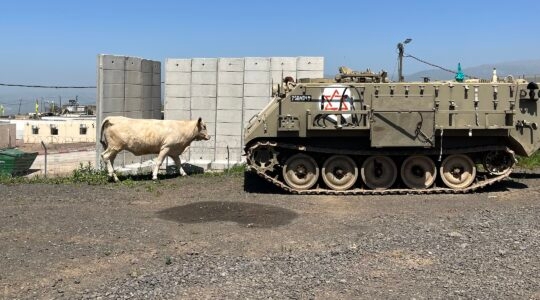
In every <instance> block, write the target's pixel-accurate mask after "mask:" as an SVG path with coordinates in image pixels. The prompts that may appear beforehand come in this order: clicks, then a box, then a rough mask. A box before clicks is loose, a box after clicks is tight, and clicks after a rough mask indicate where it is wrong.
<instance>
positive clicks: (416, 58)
mask: <svg viewBox="0 0 540 300" xmlns="http://www.w3.org/2000/svg"><path fill="white" fill-rule="evenodd" d="M405 57H410V58H412V59H415V60H417V61H419V62H421V63H424V64H426V65H429V66H432V67H435V68H439V69H441V70H443V71H446V72H450V73H452V74H457V72H456V71H453V70H450V69H447V68H445V67H441V66H439V65H436V64H433V63H430V62H427V61H425V60H423V59H420V58H418V57H416V56H414V55H410V54H407V55H405ZM465 77H469V78H475V77H473V76H469V75H465Z"/></svg>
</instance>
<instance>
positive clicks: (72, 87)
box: [0, 83, 96, 89]
mask: <svg viewBox="0 0 540 300" xmlns="http://www.w3.org/2000/svg"><path fill="white" fill-rule="evenodd" d="M0 86H14V87H25V88H41V89H95V88H96V87H95V86H62V85H35V84H11V83H0Z"/></svg>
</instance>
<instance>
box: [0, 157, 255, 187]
mask: <svg viewBox="0 0 540 300" xmlns="http://www.w3.org/2000/svg"><path fill="white" fill-rule="evenodd" d="M245 170H246V166H245V165H244V164H240V165H234V166H232V167H231V168H229V169H225V170H223V171H219V172H213V171H210V172H204V173H200V174H191V175H189V176H193V177H198V176H201V177H214V176H243V174H244V172H245ZM176 176H177V175H172V174H166V175H160V178H174V177H176ZM118 178H119V179H120V182H119V183H117V184H119V185H122V186H127V187H136V186H140V185H141V182H151V183H153V181H152V175H151V174H150V173H148V174H143V173H141V172H139V173H138V174H134V175H119V176H118ZM110 182H111V181H110V180H109V177H108V176H107V171H105V170H104V169H96V168H94V166H92V164H91V163H90V162H88V163H87V164H83V163H81V164H80V165H79V167H78V168H77V169H75V170H73V172H72V173H71V174H67V175H63V176H62V175H61V176H47V177H46V176H44V175H35V176H31V177H24V176H11V175H9V174H5V173H0V184H21V183H43V184H89V185H105V184H109V183H110ZM158 183H159V181H158ZM145 189H146V191H148V192H154V189H155V187H154V186H146V187H145Z"/></svg>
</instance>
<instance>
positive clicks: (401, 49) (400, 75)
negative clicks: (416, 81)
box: [397, 39, 412, 82]
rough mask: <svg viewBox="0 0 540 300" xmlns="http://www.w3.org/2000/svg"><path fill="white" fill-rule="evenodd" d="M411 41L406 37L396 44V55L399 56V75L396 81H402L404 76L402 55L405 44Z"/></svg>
mask: <svg viewBox="0 0 540 300" xmlns="http://www.w3.org/2000/svg"><path fill="white" fill-rule="evenodd" d="M411 41H412V39H406V40H404V41H403V42H401V43H398V44H397V48H398V57H399V62H398V76H399V78H398V81H399V82H403V81H404V78H403V55H404V53H405V45H406V44H408V43H410V42H411Z"/></svg>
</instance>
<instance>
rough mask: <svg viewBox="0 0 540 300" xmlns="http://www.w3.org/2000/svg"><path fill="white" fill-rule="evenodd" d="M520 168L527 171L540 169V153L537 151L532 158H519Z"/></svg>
mask: <svg viewBox="0 0 540 300" xmlns="http://www.w3.org/2000/svg"><path fill="white" fill-rule="evenodd" d="M517 160H518V163H517V165H518V167H521V168H525V169H535V168H540V151H536V152H535V153H534V154H533V155H531V156H530V157H524V156H518V157H517Z"/></svg>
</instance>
